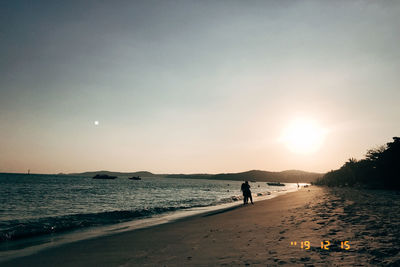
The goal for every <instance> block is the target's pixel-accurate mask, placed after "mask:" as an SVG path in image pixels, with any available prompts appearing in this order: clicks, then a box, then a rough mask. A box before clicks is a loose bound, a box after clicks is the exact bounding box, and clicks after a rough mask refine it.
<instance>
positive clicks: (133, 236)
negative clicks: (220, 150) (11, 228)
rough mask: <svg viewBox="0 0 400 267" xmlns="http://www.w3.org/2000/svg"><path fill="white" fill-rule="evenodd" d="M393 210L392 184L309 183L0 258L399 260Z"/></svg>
mask: <svg viewBox="0 0 400 267" xmlns="http://www.w3.org/2000/svg"><path fill="white" fill-rule="evenodd" d="M399 212H400V195H399V194H398V193H396V192H388V191H366V190H353V189H342V188H340V189H328V188H320V187H315V186H312V187H309V188H304V189H301V190H300V191H298V192H294V193H288V194H286V195H282V196H279V197H277V198H274V199H270V200H266V201H260V202H256V203H255V205H246V206H242V207H240V208H236V209H233V210H229V211H224V212H219V213H213V214H207V215H200V216H196V217H192V218H187V219H184V220H180V221H177V222H173V223H168V224H164V225H158V226H154V227H151V228H146V229H140V230H135V231H131V232H125V233H120V234H115V235H112V236H105V237H99V238H94V239H90V240H83V241H79V242H75V243H70V244H66V245H62V246H60V247H55V248H51V249H47V250H44V251H41V252H39V253H37V254H34V255H31V256H27V257H24V258H19V259H15V260H12V261H10V262H6V263H3V264H2V265H4V266H279V265H286V266H400V253H399V248H400V239H399V237H400V216H399ZM294 241H296V242H297V245H296V246H293V245H291V242H294ZM301 241H310V242H311V247H310V249H309V250H305V249H301V248H300V242H301ZM321 241H330V243H331V246H330V247H329V250H323V249H321V248H320V243H321ZM341 241H349V245H350V249H349V250H345V249H342V248H341V247H340V242H341Z"/></svg>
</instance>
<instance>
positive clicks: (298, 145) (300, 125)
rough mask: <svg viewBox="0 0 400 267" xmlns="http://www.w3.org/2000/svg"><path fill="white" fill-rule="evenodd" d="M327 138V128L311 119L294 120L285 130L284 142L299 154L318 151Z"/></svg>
mask: <svg viewBox="0 0 400 267" xmlns="http://www.w3.org/2000/svg"><path fill="white" fill-rule="evenodd" d="M324 139H325V130H324V129H323V128H322V127H320V126H319V125H318V124H317V123H316V122H314V121H313V120H310V119H297V120H294V121H292V122H291V123H290V124H289V125H288V126H287V127H286V128H285V129H284V131H283V134H282V142H283V143H284V144H285V145H286V146H287V148H288V149H289V150H290V151H292V152H294V153H298V154H310V153H314V152H316V151H318V150H319V149H320V148H321V146H322V144H323V142H324Z"/></svg>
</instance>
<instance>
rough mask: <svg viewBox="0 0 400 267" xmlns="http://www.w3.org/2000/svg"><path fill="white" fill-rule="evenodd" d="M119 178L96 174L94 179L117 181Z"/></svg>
mask: <svg viewBox="0 0 400 267" xmlns="http://www.w3.org/2000/svg"><path fill="white" fill-rule="evenodd" d="M115 178H117V176H110V175H107V174H96V175H95V176H93V179H115Z"/></svg>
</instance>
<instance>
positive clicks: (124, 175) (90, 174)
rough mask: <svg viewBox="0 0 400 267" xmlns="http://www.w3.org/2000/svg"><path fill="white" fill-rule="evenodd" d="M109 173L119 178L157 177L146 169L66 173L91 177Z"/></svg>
mask: <svg viewBox="0 0 400 267" xmlns="http://www.w3.org/2000/svg"><path fill="white" fill-rule="evenodd" d="M98 174H99V175H109V176H117V177H119V178H128V177H132V176H140V177H158V176H157V175H155V174H153V173H151V172H147V171H139V172H111V171H92V172H81V173H69V174H68V175H73V176H82V177H93V176H95V175H98Z"/></svg>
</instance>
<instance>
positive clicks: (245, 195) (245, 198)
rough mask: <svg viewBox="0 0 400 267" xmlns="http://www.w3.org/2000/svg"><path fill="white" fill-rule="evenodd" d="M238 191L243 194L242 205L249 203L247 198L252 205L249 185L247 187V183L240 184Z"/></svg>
mask: <svg viewBox="0 0 400 267" xmlns="http://www.w3.org/2000/svg"><path fill="white" fill-rule="evenodd" d="M240 190H242V192H243V204H244V205H245V204H247V203H249V198H250V201H251V204H254V203H253V197H252V196H251V191H250V185H249V182H248V181H245V182H244V183H243V184H242V187H241V189H240Z"/></svg>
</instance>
